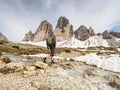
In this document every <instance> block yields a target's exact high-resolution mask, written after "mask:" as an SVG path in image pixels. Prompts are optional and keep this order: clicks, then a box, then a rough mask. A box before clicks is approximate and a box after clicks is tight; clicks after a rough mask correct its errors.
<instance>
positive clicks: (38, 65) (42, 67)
mask: <svg viewBox="0 0 120 90" xmlns="http://www.w3.org/2000/svg"><path fill="white" fill-rule="evenodd" d="M35 66H37V67H39V68H41V69H46V68H47V67H48V64H46V63H43V62H41V61H36V62H35Z"/></svg>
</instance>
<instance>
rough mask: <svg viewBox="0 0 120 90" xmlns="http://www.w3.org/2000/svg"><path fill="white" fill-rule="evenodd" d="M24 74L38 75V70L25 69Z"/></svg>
mask: <svg viewBox="0 0 120 90" xmlns="http://www.w3.org/2000/svg"><path fill="white" fill-rule="evenodd" d="M23 75H24V76H35V75H37V71H24V72H23Z"/></svg>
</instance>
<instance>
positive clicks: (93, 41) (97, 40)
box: [21, 36, 120, 48]
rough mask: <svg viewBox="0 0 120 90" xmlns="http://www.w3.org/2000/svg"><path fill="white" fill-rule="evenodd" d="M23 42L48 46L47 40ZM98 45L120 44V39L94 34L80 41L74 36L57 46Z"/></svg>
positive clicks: (58, 43) (83, 46)
mask: <svg viewBox="0 0 120 90" xmlns="http://www.w3.org/2000/svg"><path fill="white" fill-rule="evenodd" d="M21 43H28V44H33V45H38V46H43V47H46V42H45V41H42V42H21ZM96 46H104V47H110V46H114V47H116V46H120V39H116V38H113V39H109V40H106V39H103V38H102V37H100V36H93V37H91V38H89V39H87V40H85V41H80V40H77V39H75V38H74V37H72V38H70V39H68V40H65V41H60V42H57V47H69V48H78V47H79V48H88V47H96Z"/></svg>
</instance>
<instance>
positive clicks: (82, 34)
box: [75, 25, 89, 41]
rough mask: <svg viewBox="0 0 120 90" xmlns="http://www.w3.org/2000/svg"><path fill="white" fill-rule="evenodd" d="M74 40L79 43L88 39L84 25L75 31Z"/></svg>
mask: <svg viewBox="0 0 120 90" xmlns="http://www.w3.org/2000/svg"><path fill="white" fill-rule="evenodd" d="M75 38H76V39H78V40H81V41H84V40H86V39H88V38H89V33H88V31H87V27H85V26H84V25H81V26H80V27H79V28H78V29H77V30H76V31H75Z"/></svg>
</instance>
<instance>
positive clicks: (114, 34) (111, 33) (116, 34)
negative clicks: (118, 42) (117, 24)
mask: <svg viewBox="0 0 120 90" xmlns="http://www.w3.org/2000/svg"><path fill="white" fill-rule="evenodd" d="M109 34H110V35H112V36H114V37H116V38H120V33H119V32H110V33H109Z"/></svg>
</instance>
